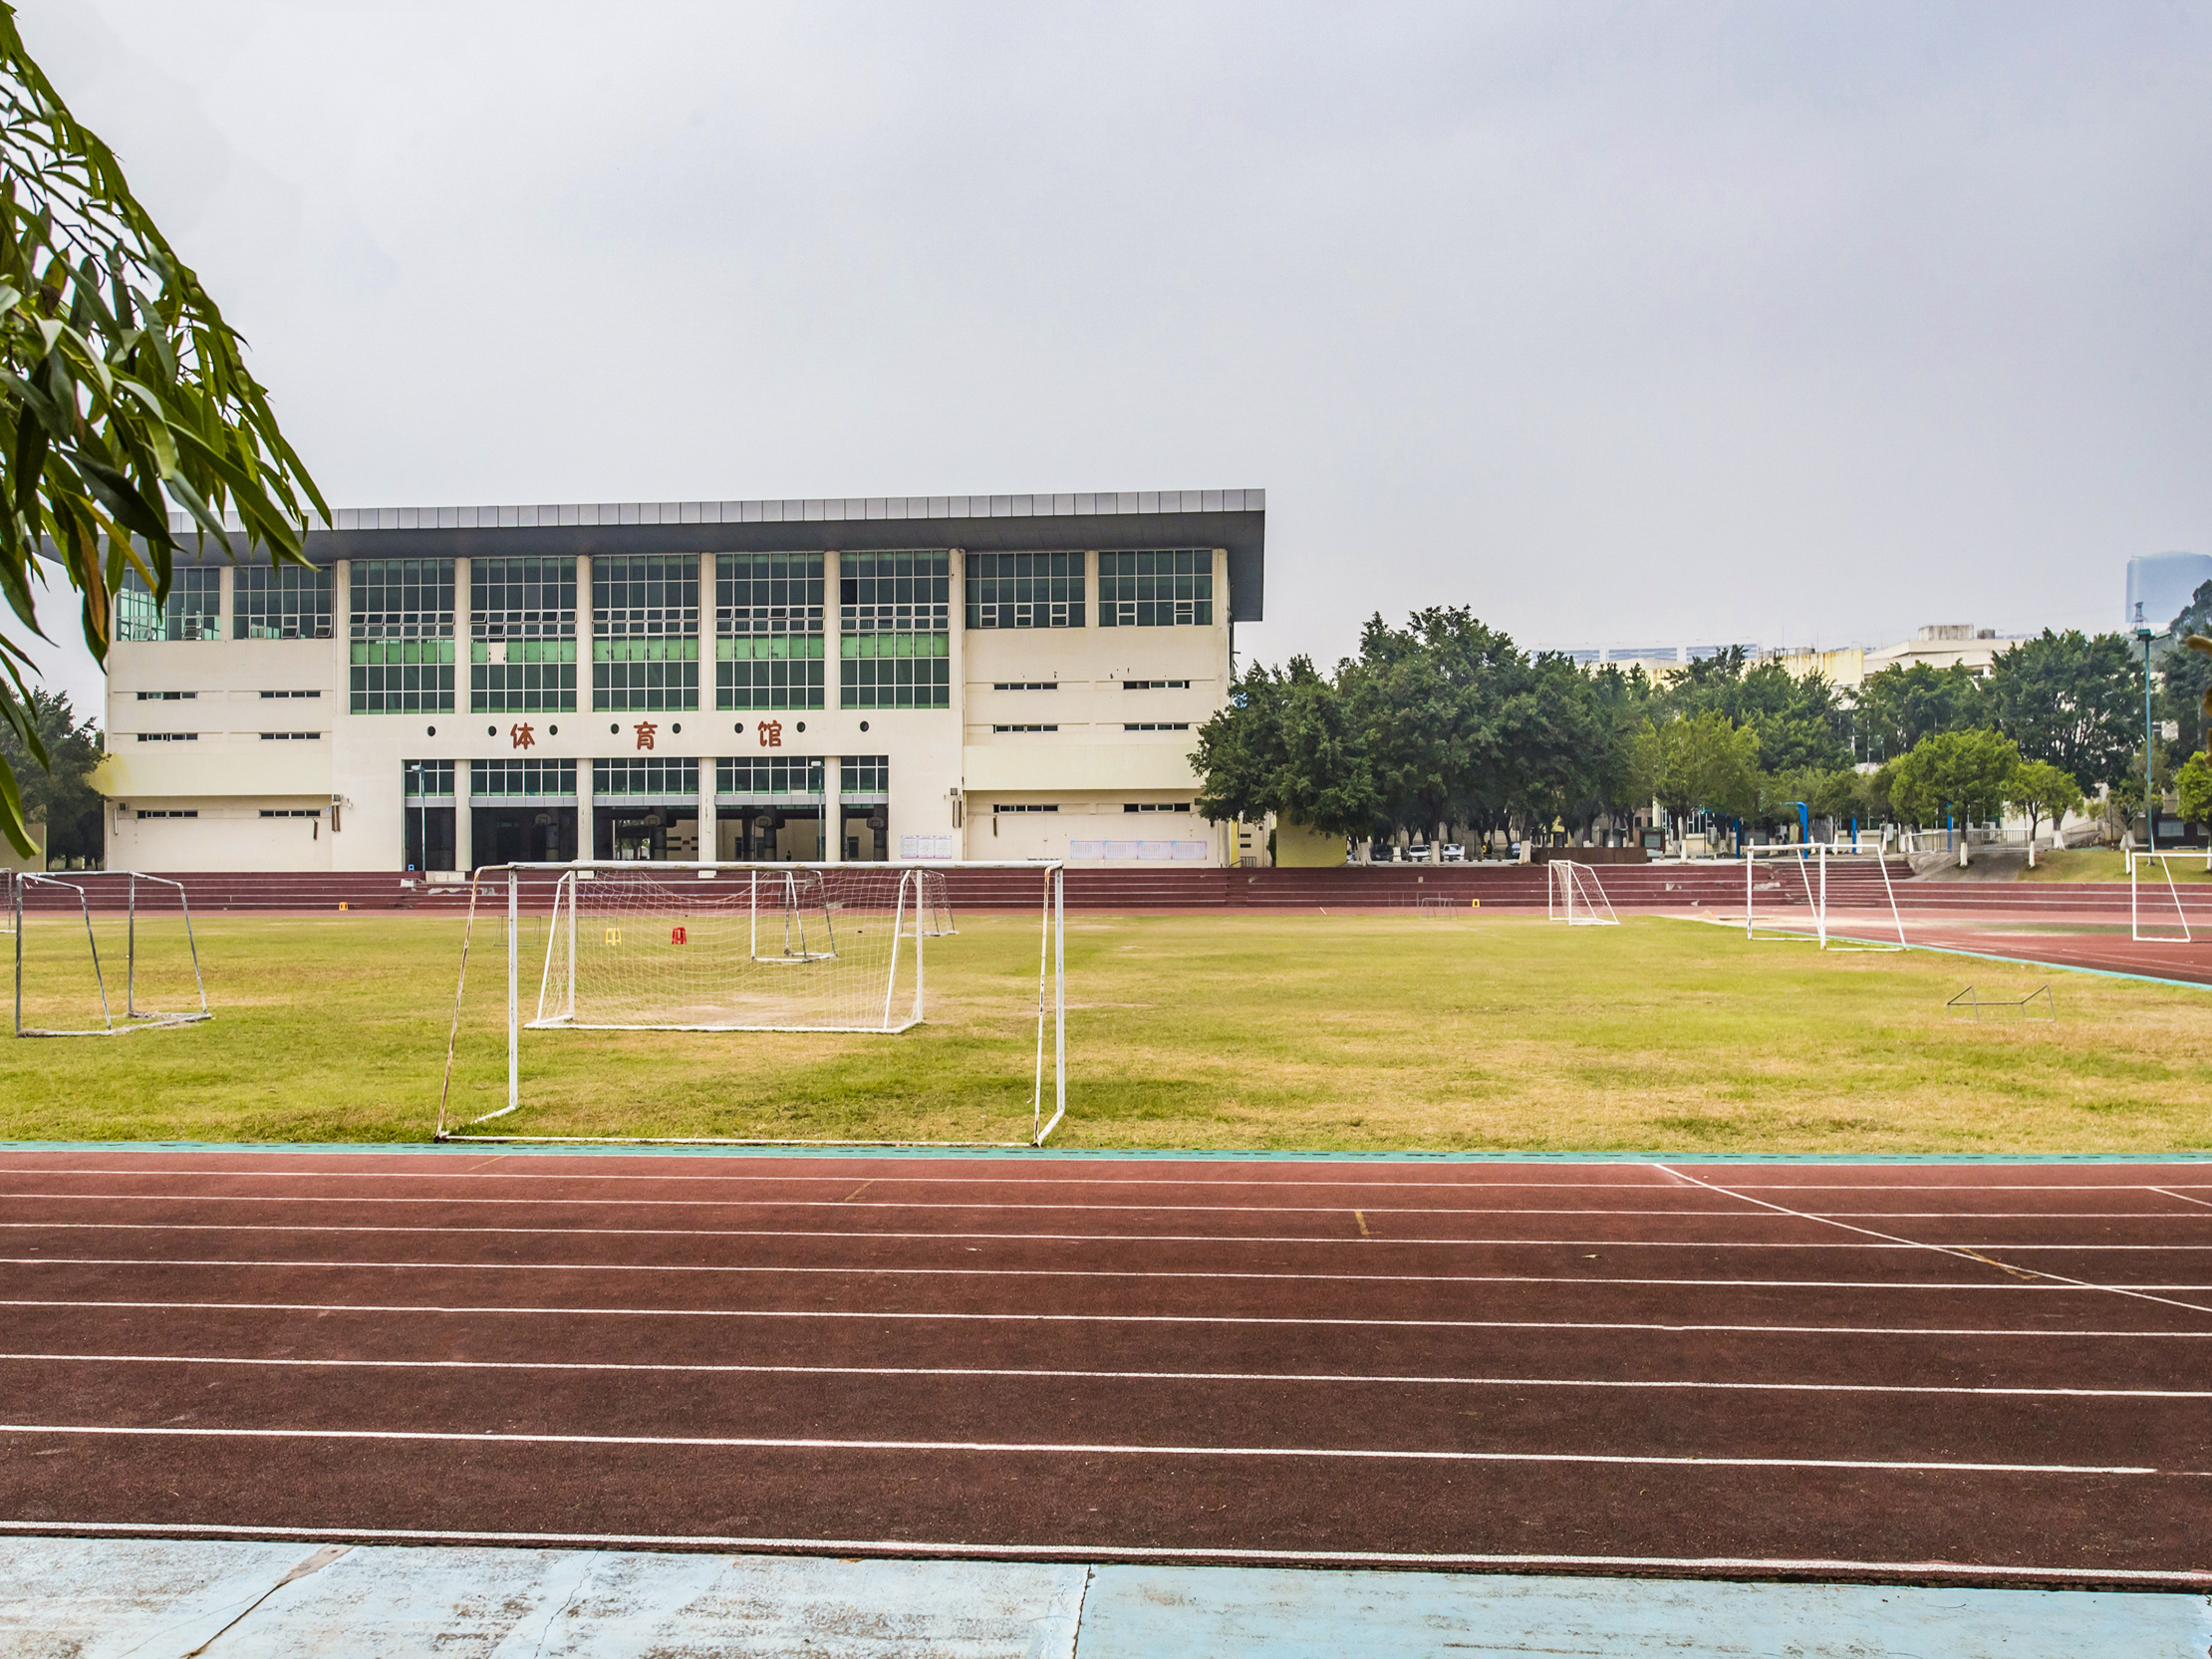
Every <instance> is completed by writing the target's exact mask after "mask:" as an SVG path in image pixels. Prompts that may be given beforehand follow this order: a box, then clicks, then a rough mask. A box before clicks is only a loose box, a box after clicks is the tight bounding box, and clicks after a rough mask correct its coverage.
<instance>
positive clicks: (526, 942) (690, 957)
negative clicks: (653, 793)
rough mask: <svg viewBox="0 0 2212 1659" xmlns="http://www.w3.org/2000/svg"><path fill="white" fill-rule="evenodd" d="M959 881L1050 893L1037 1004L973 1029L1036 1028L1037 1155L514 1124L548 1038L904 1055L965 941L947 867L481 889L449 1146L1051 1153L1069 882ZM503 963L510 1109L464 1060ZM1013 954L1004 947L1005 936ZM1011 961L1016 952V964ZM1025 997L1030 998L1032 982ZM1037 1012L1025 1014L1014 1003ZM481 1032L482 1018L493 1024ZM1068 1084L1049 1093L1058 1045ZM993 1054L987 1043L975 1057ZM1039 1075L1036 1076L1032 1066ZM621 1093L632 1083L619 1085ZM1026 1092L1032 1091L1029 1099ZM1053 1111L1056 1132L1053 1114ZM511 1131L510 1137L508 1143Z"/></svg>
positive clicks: (1044, 897)
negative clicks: (566, 1034) (538, 1050)
mask: <svg viewBox="0 0 2212 1659" xmlns="http://www.w3.org/2000/svg"><path fill="white" fill-rule="evenodd" d="M952 868H953V869H954V870H955V871H959V870H981V871H991V872H996V873H997V885H999V886H1001V887H1002V885H1003V882H1004V878H1005V875H1006V873H1008V872H1015V873H1021V872H1025V873H1027V874H1029V875H1031V876H1033V877H1034V878H1035V879H1036V887H1035V890H1034V898H1035V909H1034V911H1032V912H1030V913H1029V914H1030V915H1031V916H1033V918H1034V920H1035V926H1036V929H1037V933H1036V942H1037V945H1036V948H1037V958H1036V978H1035V985H1034V992H1033V999H1031V997H1030V994H1029V993H1028V992H1025V991H1018V990H1016V991H1013V992H1008V991H1007V990H1006V988H1005V981H1004V977H1003V971H1002V970H1001V971H1000V974H999V977H998V978H996V979H995V980H993V981H992V982H993V983H994V984H996V985H997V986H998V987H999V989H998V991H997V992H996V995H997V998H998V999H997V1000H996V1001H994V1002H992V1003H990V1005H989V1007H988V1008H987V1009H985V1010H983V1011H982V1012H981V1013H978V1012H977V1009H976V1007H975V1006H974V1005H973V1004H974V1003H975V1001H976V998H975V997H973V996H968V997H967V998H966V999H965V1003H966V1005H967V1016H968V1018H967V1023H968V1025H969V1026H970V1027H972V1026H973V1025H974V1024H976V1023H977V1022H978V1021H980V1022H982V1023H986V1024H992V1025H993V1027H994V1028H995V1029H997V1030H999V1031H1001V1032H1003V1031H1004V1030H1005V1029H1007V1028H1008V1026H1009V1025H1010V1023H1011V1022H1012V1021H1014V1020H1016V1019H1027V1020H1033V1024H1034V1041H1033V1043H1031V1042H1030V1041H1029V1040H1028V1039H1027V1037H1026V1036H1025V1037H1023V1038H1021V1039H1019V1046H1020V1047H1021V1048H1022V1049H1023V1051H1024V1052H1023V1053H1021V1054H1016V1053H1014V1052H1013V1050H1012V1048H1011V1047H1008V1048H1006V1050H1005V1052H1006V1063H1007V1066H1008V1067H1009V1068H1012V1067H1014V1066H1016V1065H1017V1064H1018V1067H1019V1069H1018V1071H1014V1070H1011V1069H1009V1071H1008V1073H1007V1074H1005V1075H1002V1076H1000V1077H999V1078H998V1080H997V1082H996V1083H995V1084H993V1085H991V1086H992V1087H994V1088H998V1089H1000V1091H1001V1092H1003V1088H1004V1087H1005V1086H1007V1085H1009V1084H1013V1080H1014V1078H1016V1077H1018V1078H1019V1080H1020V1081H1022V1082H1026V1083H1027V1084H1028V1085H1029V1086H1028V1088H1027V1089H1026V1090H1025V1091H1023V1092H1024V1093H1025V1094H1026V1096H1027V1099H1026V1102H1025V1105H1026V1108H1027V1110H1026V1113H1025V1116H1026V1117H1027V1119H1028V1124H1027V1133H1026V1135H1025V1136H1024V1138H1023V1139H1021V1140H1008V1139H979V1140H974V1141H965V1140H953V1139H935V1140H932V1139H926V1138H922V1137H916V1138H912V1139H907V1138H883V1139H869V1140H857V1139H856V1140H839V1139H832V1138H827V1137H806V1138H803V1139H802V1138H800V1137H792V1136H777V1135H755V1136H737V1135H702V1136H646V1135H590V1136H581V1135H551V1134H535V1133H530V1132H528V1131H527V1130H526V1129H524V1128H522V1127H520V1126H519V1125H518V1124H517V1123H514V1122H506V1123H501V1122H500V1120H506V1119H509V1118H510V1116H511V1114H515V1113H518V1112H520V1111H522V1110H523V1108H524V1107H525V1106H526V1105H528V1104H529V1102H530V1095H529V1091H528V1089H527V1088H526V1079H525V1075H524V1074H525V1066H524V1057H525V1036H526V1034H527V1033H532V1032H549V1033H551V1032H560V1031H625V1032H655V1031H666V1032H680V1031H688V1032H710V1033H724V1034H727V1035H729V1036H730V1037H731V1038H732V1039H738V1038H742V1037H743V1036H745V1035H746V1034H748V1033H750V1034H761V1035H766V1034H781V1035H800V1034H821V1035H823V1036H838V1037H863V1036H865V1037H894V1036H897V1035H898V1034H899V1033H901V1032H904V1031H909V1030H912V1029H913V1028H914V1027H915V1026H918V1025H920V1024H922V1023H923V1022H924V1021H925V1019H926V1017H927V1010H928V1000H927V986H928V980H927V976H926V967H927V959H926V957H925V951H924V942H925V941H926V940H931V939H944V938H949V937H952V936H953V935H954V933H955V929H954V926H953V912H952V902H951V886H950V883H949V881H948V876H947V871H946V867H944V866H942V865H941V866H935V867H928V868H923V867H917V866H913V865H902V864H765V863H760V864H673V863H646V862H616V863H590V864H514V865H500V866H493V867H485V868H481V869H479V870H477V871H476V872H475V876H474V879H473V880H472V882H471V886H470V897H469V911H468V923H467V926H466V928H465V929H464V930H463V935H462V943H461V967H460V976H459V979H458V981H457V983H456V984H455V987H454V995H453V1021H452V1027H451V1030H450V1032H449V1033H448V1037H447V1042H446V1055H445V1071H444V1076H443V1079H442V1081H441V1083H440V1087H439V1091H438V1114H437V1131H436V1134H437V1138H438V1139H439V1140H441V1141H443V1140H499V1141H585V1140H604V1141H609V1142H615V1143H625V1144H636V1143H639V1142H697V1143H700V1144H715V1145H794V1144H805V1145H856V1146H857V1145H913V1146H920V1145H940V1146H983V1145H987V1146H1041V1145H1042V1144H1043V1143H1044V1140H1045V1138H1046V1137H1047V1136H1049V1135H1050V1134H1051V1133H1052V1131H1053V1129H1054V1128H1055V1127H1057V1125H1058V1124H1059V1121H1060V1119H1061V1117H1062V1116H1063V1115H1064V1113H1065V1111H1066V1105H1067V1059H1066V968H1065V962H1066V949H1065V944H1064V941H1063V938H1062V931H1063V927H1064V919H1065V908H1066V900H1065V894H1064V885H1065V883H1064V872H1063V870H1062V868H1061V866H1060V865H1059V864H1058V863H1056V862H1047V861H1039V862H1030V863H986V864H966V865H956V866H953V867H952ZM495 919H496V920H497V921H498V922H500V923H503V926H500V927H497V928H487V929H485V938H484V942H483V943H484V946H485V947H486V948H488V949H491V950H493V951H496V952H500V953H501V954H502V955H503V956H504V958H505V961H504V964H503V965H502V966H503V968H504V970H505V975H506V996H505V1010H504V1012H505V1021H504V1022H505V1026H506V1045H507V1055H506V1058H507V1076H506V1085H507V1086H506V1100H505V1103H504V1104H503V1105H501V1106H499V1107H497V1108H496V1109H495V1110H492V1111H489V1112H483V1111H472V1110H471V1109H469V1108H468V1107H466V1106H464V1105H463V1104H461V1101H462V1098H463V1094H462V1093H459V1092H456V1088H455V1077H456V1070H455V1056H456V1053H457V1052H458V1049H459V1044H460V1041H461V1031H462V1023H463V1019H462V1016H463V1009H464V1003H465V999H466V996H467V992H468V968H469V955H470V947H471V943H472V942H473V941H474V939H475V936H476V934H477V931H478V928H479V925H480V924H482V923H485V922H491V921H493V920H495ZM1001 937H1003V936H1002V934H1001ZM1000 949H1003V947H1000ZM1016 983H1017V984H1018V981H1017V982H1016ZM1011 994H1018V995H1020V996H1021V997H1022V998H1023V1000H1021V1001H1020V1002H1019V1003H1018V1004H1017V1003H1014V1002H1011V1001H1009V1000H1007V998H1008V996H1009V995H1011ZM479 1018H480V1016H479ZM1048 1034H1049V1036H1050V1039H1051V1042H1050V1048H1051V1077H1050V1081H1049V1083H1048V1082H1047V1079H1046V1074H1045V1067H1046V1046H1047V1045H1046V1038H1047V1035H1048ZM973 1040H976V1041H980V1040H981V1039H973ZM1022 1062H1026V1063H1022ZM609 1081H610V1085H611V1088H612V1089H613V1090H614V1091H615V1092H618V1093H619V1090H620V1087H621V1085H620V1080H619V1079H614V1078H611V1079H610V1080H609ZM1014 1086H1018V1085H1014ZM1048 1099H1049V1100H1050V1101H1051V1103H1052V1107H1053V1110H1052V1111H1051V1113H1049V1114H1047V1113H1046V1112H1045V1110H1044V1105H1045V1102H1046V1101H1047V1100H1048ZM495 1124H496V1125H497V1127H493V1126H494V1125H495Z"/></svg>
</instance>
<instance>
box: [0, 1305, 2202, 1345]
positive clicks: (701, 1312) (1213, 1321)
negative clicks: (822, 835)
mask: <svg viewBox="0 0 2212 1659" xmlns="http://www.w3.org/2000/svg"><path fill="white" fill-rule="evenodd" d="M0 1307H44V1308H53V1309H56V1310H59V1311H64V1312H72V1313H74V1312H78V1311H81V1310H83V1309H86V1308H96V1307H97V1308H128V1309H136V1310H139V1311H143V1312H149V1313H171V1312H201V1313H209V1312H230V1313H314V1314H319V1315H320V1314H329V1313H400V1314H406V1315H408V1316H409V1317H410V1318H415V1317H419V1316H420V1315H422V1314H425V1313H429V1314H438V1315H441V1316H451V1317H456V1318H465V1317H471V1316H474V1315H478V1314H488V1315H501V1316H514V1317H524V1318H529V1317H552V1318H579V1319H587V1318H588V1319H846V1320H861V1319H874V1320H880V1321H886V1322H888V1321H891V1320H900V1319H911V1320H938V1321H942V1322H944V1323H948V1324H961V1323H973V1324H991V1323H996V1324H1014V1325H1019V1324H1070V1325H1253V1326H1275V1325H1280V1326H1287V1327H1294V1328H1301V1329H1302V1328H1305V1327H1309V1326H1314V1327H1321V1328H1324V1329H1328V1328H1336V1327H1339V1326H1341V1327H1345V1328H1350V1329H1377V1330H1576V1331H1582V1330H1595V1331H1654V1332H1661V1333H1667V1334H1680V1335H1695V1334H1701V1333H1706V1332H1730V1333H1739V1334H1747V1335H1764V1336H1776V1335H1780V1336H1905V1337H1918V1336H1946V1337H1959V1336H1965V1337H1977V1336H1996V1337H2035V1338H2040V1339H2041V1340H2044V1341H2055V1340H2056V1341H2073V1340H2076V1339H2083V1340H2086V1339H2095V1340H2098V1341H2107V1340H2115V1339H2127V1340H2156V1339H2166V1338H2171V1339H2174V1340H2181V1341H2205V1340H2212V1328H2207V1329H2204V1330H2055V1329H2050V1328H2047V1327H2042V1326H2034V1325H1747V1324H1716V1323H1697V1322H1690V1323H1659V1322H1656V1321H1652V1320H1601V1319H1371V1318H1370V1319H1356V1318H1349V1317H1341V1316H1334V1315H1326V1314H1317V1315H1312V1316H1304V1317H1301V1316H1292V1315H1281V1314H1260V1313H1013V1312H996V1313H983V1312H974V1313H963V1312H928V1311H898V1310H894V1311H886V1312H880V1313H870V1312H865V1311H857V1310H853V1309H846V1308H818V1307H790V1308H784V1307H555V1306H546V1305H542V1304H541V1305H538V1306H528V1305H524V1306H504V1305H501V1304H498V1303H491V1302H485V1303H477V1304H474V1305H469V1304H454V1303H442V1302H207V1301H171V1300H162V1301H123V1300H115V1299H102V1300H90V1299H87V1300H79V1299H77V1298H75V1297H64V1298H35V1297H25V1296H16V1297H7V1298H0Z"/></svg>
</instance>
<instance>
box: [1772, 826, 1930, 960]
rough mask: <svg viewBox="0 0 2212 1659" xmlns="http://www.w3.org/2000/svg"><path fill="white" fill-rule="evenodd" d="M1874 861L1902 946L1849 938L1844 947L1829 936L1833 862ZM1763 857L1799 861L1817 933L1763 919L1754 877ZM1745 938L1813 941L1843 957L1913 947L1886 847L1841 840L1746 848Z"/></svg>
mask: <svg viewBox="0 0 2212 1659" xmlns="http://www.w3.org/2000/svg"><path fill="white" fill-rule="evenodd" d="M1830 854H1833V855H1834V856H1835V857H1837V858H1864V857H1866V856H1868V855H1869V854H1871V855H1872V857H1873V859H1874V868H1875V869H1877V870H1879V871H1880V872H1881V878H1882V893H1883V896H1884V897H1885V898H1887V899H1888V901H1889V920H1890V925H1891V926H1892V927H1894V928H1895V929H1896V930H1897V943H1896V944H1894V945H1891V944H1889V943H1888V942H1887V941H1885V940H1868V939H1855V938H1852V937H1851V936H1850V935H1848V934H1845V935H1842V936H1840V937H1841V940H1842V943H1840V944H1838V943H1837V940H1836V938H1834V937H1831V936H1830V934H1829V932H1828V858H1829V856H1830ZM1762 858H1776V859H1783V858H1788V859H1794V860H1795V861H1796V862H1797V879H1798V881H1799V882H1800V883H1801V884H1802V885H1803V888H1804V899H1805V907H1806V909H1807V910H1808V911H1809V912H1810V920H1811V923H1812V931H1811V933H1809V934H1807V933H1804V932H1802V931H1801V930H1798V929H1793V928H1787V927H1780V928H1778V927H1777V926H1776V925H1775V924H1774V923H1772V922H1769V923H1766V924H1765V925H1764V927H1765V931H1764V932H1762V931H1761V929H1762V924H1761V923H1760V921H1759V916H1758V906H1757V903H1756V901H1755V899H1754V891H1755V888H1754V873H1755V871H1756V869H1757V866H1758V863H1759V860H1760V859H1762ZM1744 937H1745V938H1746V939H1748V940H1753V941H1757V942H1764V943H1778V942H1784V943H1802V942H1805V941H1808V940H1809V941H1811V942H1813V943H1816V944H1817V945H1818V946H1819V948H1820V949H1821V950H1823V951H1834V952H1837V953H1838V954H1844V955H1849V954H1870V955H1876V956H1893V955H1895V954H1896V953H1897V952H1899V951H1909V950H1911V949H1912V943H1911V941H1909V940H1908V939H1906V938H1905V919H1904V917H1903V915H1902V914H1901V913H1900V912H1899V911H1898V909H1897V889H1896V886H1895V885H1894V884H1893V883H1892V882H1891V881H1890V879H1889V861H1888V860H1887V859H1886V858H1884V857H1883V856H1882V849H1881V848H1880V847H1878V846H1876V847H1863V846H1859V845H1856V844H1855V843H1846V842H1841V841H1839V842H1837V843H1835V844H1834V845H1833V846H1832V847H1831V846H1830V845H1829V844H1828V843H1826V842H1824V841H1797V842H1784V843H1778V844H1776V845H1774V846H1771V847H1746V848H1745V849H1744Z"/></svg>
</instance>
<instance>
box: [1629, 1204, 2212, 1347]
mask: <svg viewBox="0 0 2212 1659" xmlns="http://www.w3.org/2000/svg"><path fill="white" fill-rule="evenodd" d="M1673 1173H1680V1172H1673ZM1682 1179H1683V1180H1684V1181H1690V1182H1695V1183H1696V1184H1697V1185H1698V1186H1700V1187H1703V1188H1704V1189H1705V1190H1706V1191H1707V1192H1709V1193H1728V1192H1729V1189H1728V1188H1726V1187H1722V1186H1719V1185H1717V1184H1716V1183H1714V1182H1711V1181H1705V1180H1701V1179H1700V1178H1699V1177H1697V1176H1694V1175H1683V1176H1682ZM1731 1196H1733V1197H1737V1198H1741V1199H1743V1200H1744V1201H1745V1202H1746V1203H1747V1204H1762V1205H1765V1206H1766V1207H1767V1208H1768V1209H1770V1210H1784V1211H1785V1214H1788V1215H1792V1216H1796V1217H1797V1218H1798V1219H1799V1220H1800V1221H1808V1222H1819V1223H1820V1224H1821V1225H1822V1226H1823V1227H1839V1228H1842V1229H1843V1230H1844V1231H1845V1232H1847V1233H1857V1234H1863V1235H1864V1236H1865V1237H1867V1238H1869V1239H1882V1240H1887V1241H1888V1242H1889V1243H1891V1244H1916V1245H1917V1247H1919V1248H1921V1249H1925V1250H1933V1251H1935V1252H1936V1253H1937V1254H1939V1255H1947V1256H1950V1257H1952V1258H1954V1259H1957V1260H1965V1261H1980V1262H1982V1263H1984V1264H1985V1265H1987V1266H1991V1267H1995V1268H1997V1269H1998V1271H2000V1272H2004V1273H2011V1274H2013V1275H2015V1276H2016V1277H2017V1276H2026V1275H2029V1274H2031V1273H2033V1274H2034V1276H2035V1277H2037V1278H2038V1279H2052V1280H2057V1281H2058V1282H2060V1283H2063V1284H2068V1285H2072V1286H2073V1287H2074V1288H2075V1289H2079V1290H2102V1291H2107V1292H2109V1293H2110V1294H2112V1295H2115V1296H2127V1297H2131V1298H2132V1299H2134V1300H2136V1301H2146V1302H2158V1303H2161V1304H2163V1305H2165V1306H2168V1307H2179V1308H2185V1309H2187V1310H2188V1311H2190V1312H2192V1313H2212V1307H2205V1306H2202V1305H2200V1304H2198V1303H2195V1302H2180V1301H2175V1300H2173V1299H2172V1298H2171V1297H2169V1296H2161V1295H2154V1294H2152V1292H2153V1291H2158V1290H2173V1291H2181V1292H2194V1291H2200V1290H2203V1289H2206V1288H2212V1287H2208V1286H2202V1285H2183V1284H2148V1285H2121V1284H2095V1283H2091V1282H2090V1281H2089V1280H2087V1279H2080V1278H2071V1277H2069V1276H2068V1275H2066V1274H2064V1273H2047V1272H2044V1271H2043V1270H2042V1269H2041V1268H2025V1267H2014V1266H2010V1265H2008V1264H2007V1263H2005V1262H2003V1261H1997V1260H1993V1259H1992V1258H1990V1257H1989V1256H1985V1255H1976V1254H1975V1253H1974V1252H1973V1251H1972V1250H1971V1249H1968V1248H1963V1247H1961V1246H1959V1245H1956V1244H1920V1243H1919V1241H1917V1240H1911V1239H1900V1238H1898V1236H1897V1235H1895V1234H1893V1233H1877V1232H1875V1231H1874V1230H1872V1229H1871V1228H1863V1227H1859V1226H1856V1225H1855V1224H1853V1223H1850V1222H1839V1221H1833V1220H1826V1219H1824V1218H1821V1217H1818V1216H1812V1215H1807V1214H1805V1213H1804V1212H1803V1211H1798V1210H1785V1207H1784V1206H1782V1205H1779V1204H1776V1203H1774V1202H1773V1201H1771V1200H1769V1199H1763V1198H1753V1197H1751V1196H1750V1195H1749V1194H1745V1193H1736V1194H1732V1195H1731Z"/></svg>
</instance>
